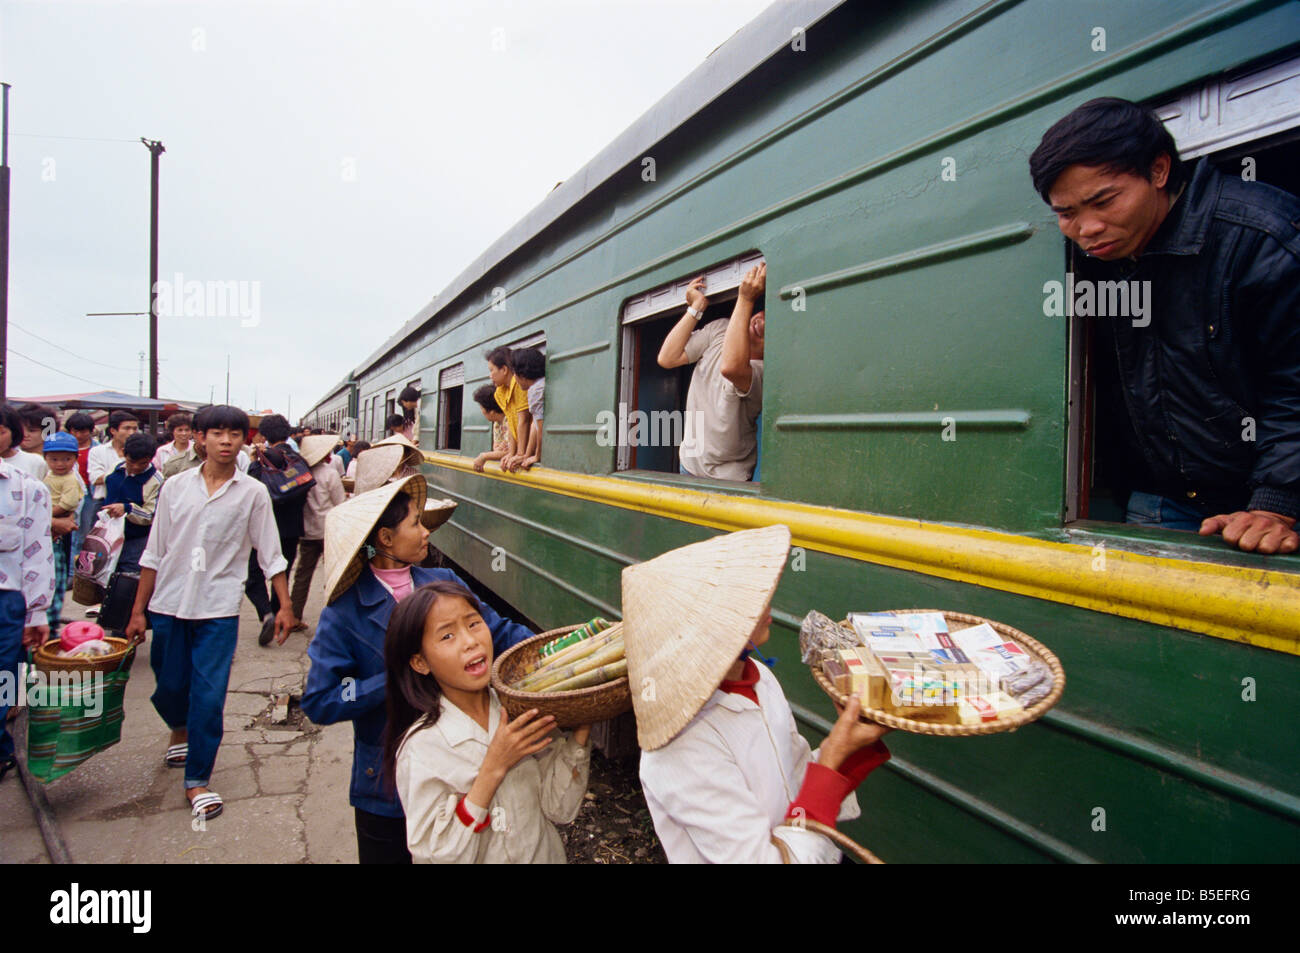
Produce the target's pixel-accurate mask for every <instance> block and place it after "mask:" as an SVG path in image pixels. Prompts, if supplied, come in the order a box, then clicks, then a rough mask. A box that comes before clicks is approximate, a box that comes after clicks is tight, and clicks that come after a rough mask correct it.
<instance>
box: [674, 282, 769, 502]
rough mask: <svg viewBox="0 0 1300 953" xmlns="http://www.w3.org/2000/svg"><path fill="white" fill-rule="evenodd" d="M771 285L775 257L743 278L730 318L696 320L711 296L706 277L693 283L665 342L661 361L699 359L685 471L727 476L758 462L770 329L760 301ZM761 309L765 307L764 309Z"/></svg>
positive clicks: (689, 406)
mask: <svg viewBox="0 0 1300 953" xmlns="http://www.w3.org/2000/svg"><path fill="white" fill-rule="evenodd" d="M766 287H767V264H766V263H764V264H762V265H756V266H755V267H753V268H751V269H750V270H749V272H748V273H747V274H746V275H745V277H744V278H743V279H742V280H741V282H740V290H739V293H738V295H737V297H736V306H735V307H734V308H733V309H732V312H731V318H730V320H728V321H712V322H710V323H708V324H706V325H704V327H702V328H700V329H698V330H696V328H695V325H696V323H697V322H698V321H699V319H700V316H701V315H702V314H703V313H704V309H705V308H707V307H708V306H709V299H708V298H707V297H705V294H704V277H703V276H700V277H699V278H696V279H695V280H694V281H692V282H691V283H690V284H689V285H688V286H687V288H686V304H687V307H686V313H685V314H683V315H682V317H681V320H680V321H678V322H677V324H676V325H675V326H674V327H673V329H672V330H671V331H669V332H668V336H667V337H666V338H664V343H663V346H662V347H660V348H659V366H660V367H662V368H665V369H668V370H671V369H672V368H674V367H681V366H682V365H683V364H694V365H695V370H694V372H693V373H692V374H691V386H690V390H689V391H687V393H686V426H685V427H684V428H683V432H684V434H685V438H684V439H683V441H682V446H681V454H680V455H681V469H682V473H686V474H689V475H691V476H697V477H714V478H715V479H719V480H749V479H750V478H751V477H752V476H753V473H754V468H755V466H757V464H758V427H757V423H756V421H757V420H758V415H759V414H760V413H762V412H763V332H764V329H765V326H766V317H765V316H764V313H763V310H762V308H761V307H758V302H761V301H762V300H763V292H764V290H765V289H766ZM756 309H757V310H756Z"/></svg>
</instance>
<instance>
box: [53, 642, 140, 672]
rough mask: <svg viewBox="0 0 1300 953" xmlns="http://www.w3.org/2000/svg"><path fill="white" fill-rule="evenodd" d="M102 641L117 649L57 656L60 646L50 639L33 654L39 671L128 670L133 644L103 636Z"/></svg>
mask: <svg viewBox="0 0 1300 953" xmlns="http://www.w3.org/2000/svg"><path fill="white" fill-rule="evenodd" d="M104 641H105V642H107V643H108V644H109V645H112V646H116V647H117V651H116V652H112V653H110V654H108V655H96V656H92V657H90V658H84V657H83V658H59V652H60V651H62V646H61V645H60V643H59V640H58V639H50V641H48V642H46V643H45V644H44V645H42V646H39V647H38V648H37V649H36V651H35V652H34V653H32V654H33V659H34V661H35V663H36V670H37V671H39V672H116V671H118V670H119V669H120V670H122V671H128V670H130V668H131V665H132V664H133V663H134V662H135V646H133V645H132V644H131V643H130V641H128V640H127V639H118V638H114V637H113V636H105V637H104Z"/></svg>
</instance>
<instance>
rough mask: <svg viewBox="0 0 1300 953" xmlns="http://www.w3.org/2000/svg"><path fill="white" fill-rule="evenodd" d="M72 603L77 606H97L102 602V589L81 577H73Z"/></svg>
mask: <svg viewBox="0 0 1300 953" xmlns="http://www.w3.org/2000/svg"><path fill="white" fill-rule="evenodd" d="M72 601H73V602H75V603H77V605H82V606H97V605H99V604H100V603H101V602H103V601H104V587H103V586H101V585H99V584H98V583H95V582H91V581H90V580H89V579H85V578H83V577H81V576H74V577H73V579H72Z"/></svg>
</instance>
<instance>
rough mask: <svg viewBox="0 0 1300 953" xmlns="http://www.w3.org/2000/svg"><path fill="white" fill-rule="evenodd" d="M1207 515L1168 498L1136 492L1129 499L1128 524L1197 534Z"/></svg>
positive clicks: (1126, 519) (1125, 517) (1126, 516)
mask: <svg viewBox="0 0 1300 953" xmlns="http://www.w3.org/2000/svg"><path fill="white" fill-rule="evenodd" d="M1205 518H1206V517H1205V514H1204V513H1202V512H1201V511H1200V510H1198V509H1197V508H1196V507H1194V506H1188V505H1187V504H1186V503H1180V502H1179V501H1178V500H1174V499H1170V498H1169V497H1167V496H1157V495H1156V494H1154V493H1140V492H1134V493H1133V495H1132V496H1130V497H1129V498H1128V512H1127V513H1126V514H1125V515H1124V521H1125V522H1126V523H1137V524H1140V525H1143V526H1159V527H1161V528H1162V529H1187V530H1191V531H1192V532H1196V531H1197V530H1198V529H1200V528H1201V523H1203V522H1204V521H1205Z"/></svg>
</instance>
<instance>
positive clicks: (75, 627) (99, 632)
mask: <svg viewBox="0 0 1300 953" xmlns="http://www.w3.org/2000/svg"><path fill="white" fill-rule="evenodd" d="M103 637H104V630H103V629H101V628H100V627H99V626H97V625H95V623H93V622H83V621H80V620H79V621H77V622H69V623H68V624H67V625H65V626H64V627H63V632H62V634H61V635H60V636H59V646H60V647H61V648H62V649H63V651H65V652H69V651H71V650H72V649H75V648H76V647H77V646H78V645H80V644H81V643H82V642H89V641H91V640H92V639H102V638H103Z"/></svg>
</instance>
